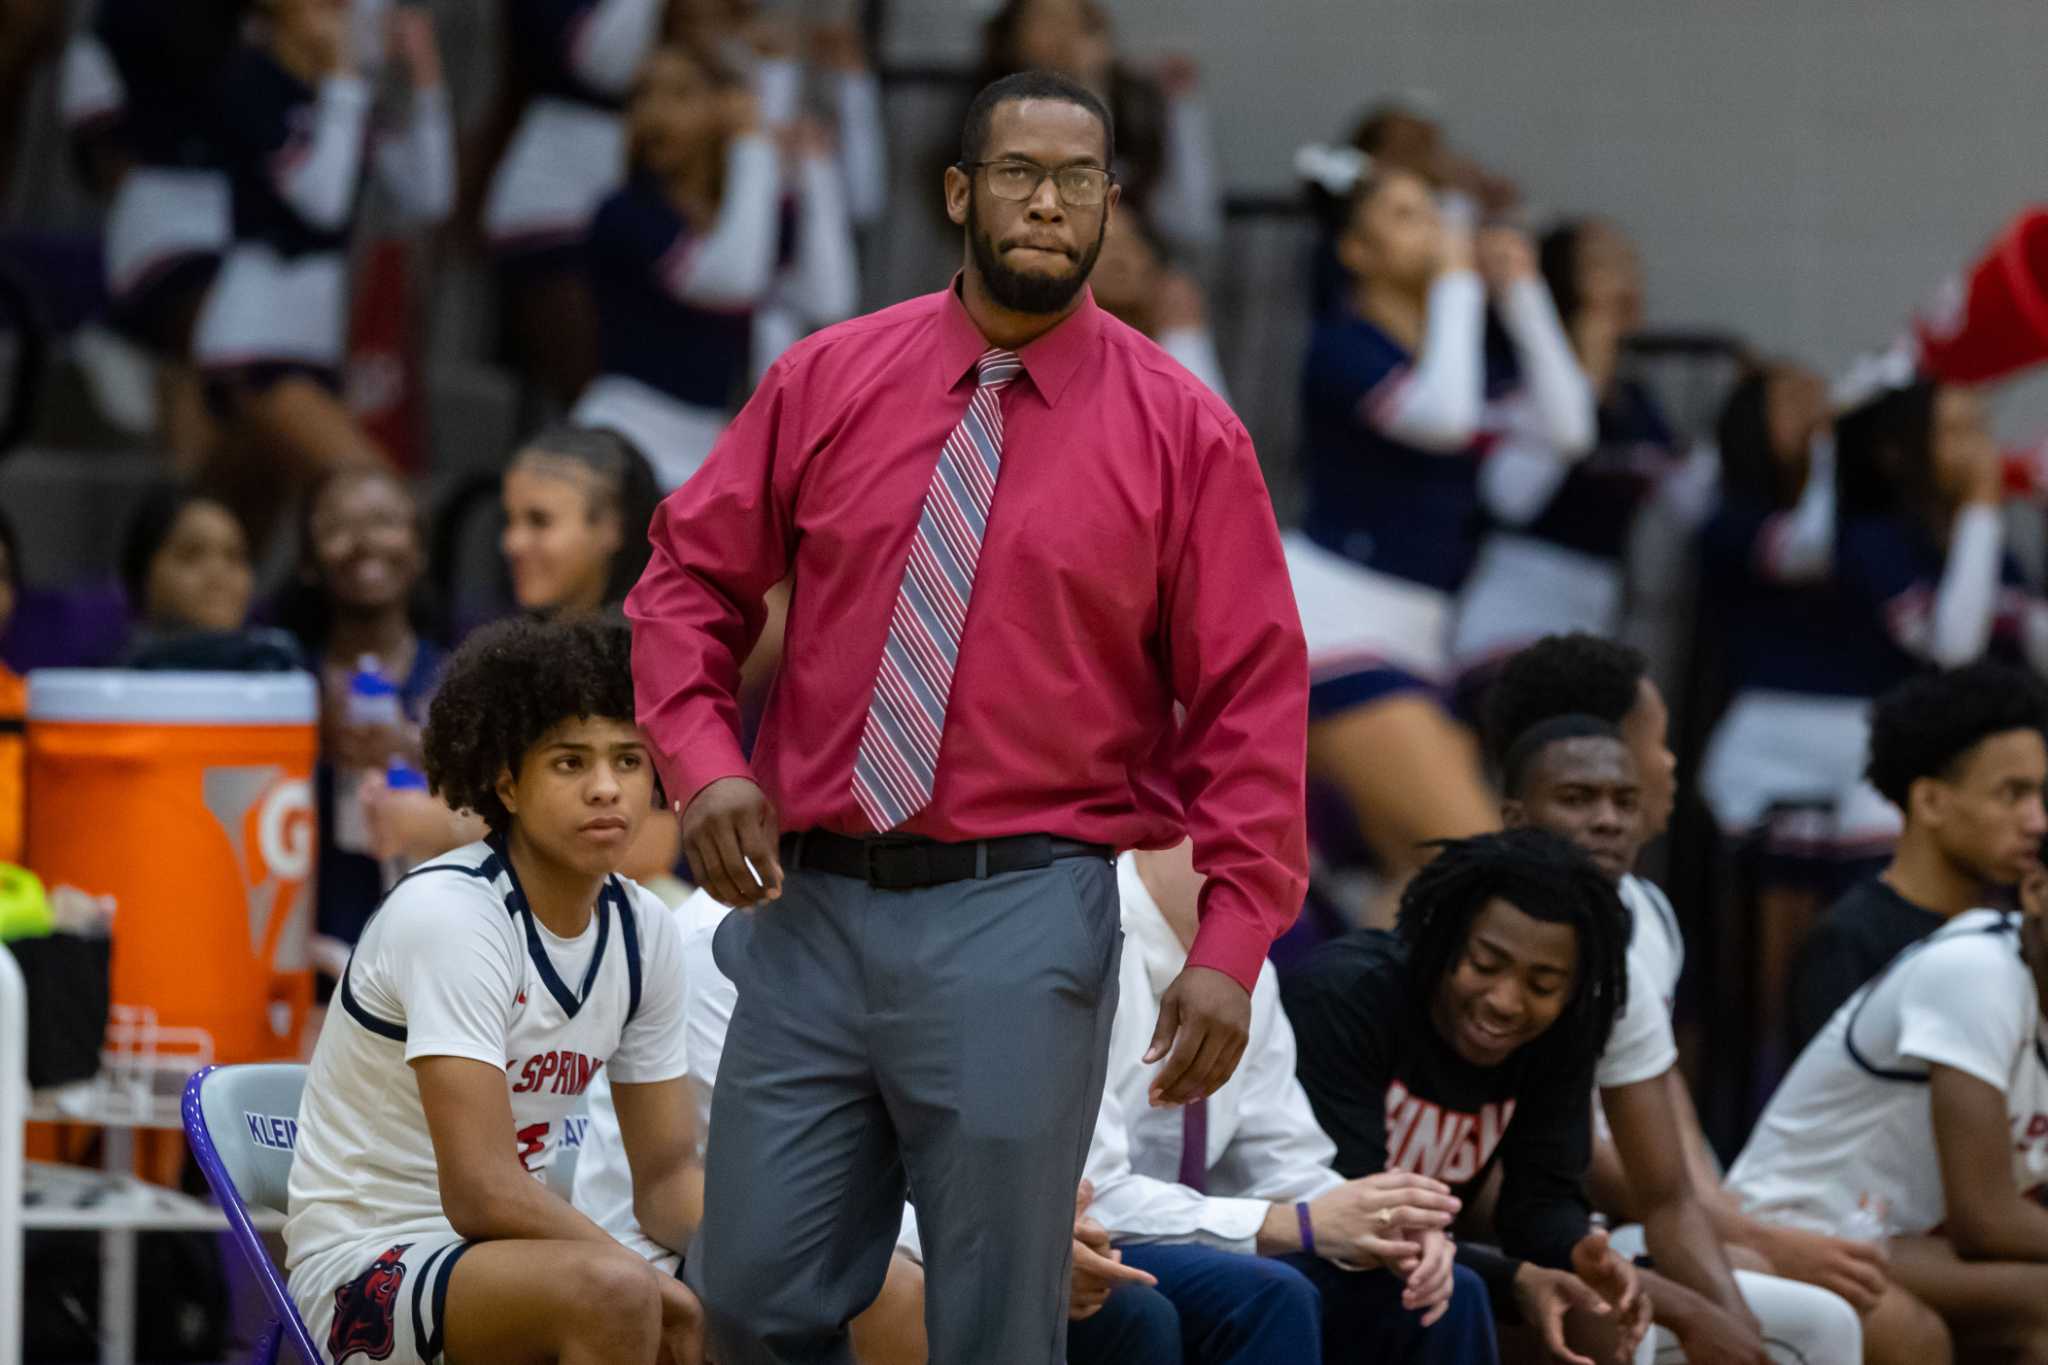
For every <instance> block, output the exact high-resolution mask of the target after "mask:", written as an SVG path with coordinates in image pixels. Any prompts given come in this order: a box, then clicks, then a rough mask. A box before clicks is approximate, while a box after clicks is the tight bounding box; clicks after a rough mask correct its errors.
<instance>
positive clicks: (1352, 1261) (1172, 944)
mask: <svg viewBox="0 0 2048 1365" xmlns="http://www.w3.org/2000/svg"><path fill="white" fill-rule="evenodd" d="M1202 882H1203V878H1202V876H1201V874H1199V873H1197V872H1196V871H1195V869H1194V864H1193V861H1192V858H1191V846H1190V845H1189V844H1186V843H1182V844H1181V845H1180V846H1179V847H1178V848H1174V849H1170V850H1167V851H1165V852H1160V853H1126V854H1125V855H1124V856H1123V857H1122V858H1121V859H1120V860H1119V865H1118V868H1117V884H1118V889H1119V895H1120V899H1121V901H1122V906H1123V926H1124V935H1125V939H1124V952H1123V960H1122V965H1121V967H1120V968H1119V969H1118V970H1119V976H1120V984H1119V987H1118V991H1119V994H1118V996H1117V1011H1116V1021H1115V1024H1114V1026H1113V1028H1112V1030H1111V1033H1110V1042H1109V1072H1108V1080H1107V1083H1106V1084H1105V1086H1104V1087H1103V1092H1102V1109H1101V1113H1100V1115H1099V1117H1097V1119H1096V1121H1095V1135H1094V1138H1093V1140H1092V1142H1091V1144H1090V1146H1089V1151H1088V1177H1089V1179H1090V1180H1091V1181H1092V1182H1093V1183H1094V1187H1095V1202H1094V1204H1093V1205H1092V1206H1091V1207H1090V1209H1089V1212H1090V1213H1091V1214H1093V1215H1094V1217H1095V1218H1096V1219H1098V1220H1099V1221H1100V1222H1101V1223H1102V1225H1103V1226H1104V1227H1106V1228H1107V1229H1108V1230H1109V1233H1110V1236H1111V1237H1112V1238H1114V1239H1115V1240H1116V1242H1117V1244H1118V1245H1119V1247H1120V1248H1121V1249H1122V1251H1123V1255H1124V1262H1125V1263H1126V1264H1127V1265H1130V1266H1134V1267H1137V1268H1138V1269H1141V1270H1147V1271H1150V1272H1151V1273H1152V1274H1153V1275H1155V1276H1157V1277H1158V1281H1159V1289H1160V1292H1161V1293H1163V1294H1165V1295H1166V1296H1167V1297H1168V1298H1169V1299H1171V1300H1172V1301H1173V1303H1174V1305H1175V1306H1176V1308H1177V1309H1178V1310H1179V1313H1180V1317H1181V1328H1182V1336H1183V1338H1184V1339H1185V1341H1186V1342H1187V1343H1188V1345H1189V1352H1188V1357H1187V1358H1188V1360H1189V1361H1190V1362H1195V1363H1197V1365H1211V1363H1212V1362H1219V1361H1230V1362H1235V1363H1237V1365H1252V1363H1253V1362H1273V1365H1302V1362H1313V1361H1316V1360H1325V1359H1327V1360H1331V1361H1336V1360H1345V1361H1352V1360H1384V1361H1413V1362H1424V1361H1430V1362H1435V1361H1441V1362H1444V1365H1480V1363H1482V1362H1486V1361H1492V1360H1495V1359H1497V1354H1498V1353H1497V1350H1496V1347H1495V1344H1494V1336H1493V1315H1492V1312H1491V1308H1490V1305H1489V1304H1488V1302H1487V1297H1486V1288H1485V1286H1484V1285H1483V1284H1482V1283H1481V1282H1480V1279H1479V1276H1478V1275H1477V1274H1475V1273H1474V1272H1473V1271H1472V1270H1470V1269H1468V1268H1466V1267H1463V1266H1459V1265H1456V1264H1455V1263H1454V1261H1453V1259H1452V1258H1453V1248H1452V1245H1451V1242H1450V1239H1449V1238H1448V1237H1447V1236H1446V1235H1445V1233H1444V1229H1445V1228H1447V1227H1448V1226H1449V1225H1450V1222H1451V1218H1452V1216H1453V1215H1454V1214H1455V1213H1456V1212H1457V1210H1458V1201H1457V1200H1455V1199H1453V1198H1451V1195H1450V1191H1449V1190H1448V1189H1447V1188H1446V1187H1445V1186H1444V1185H1442V1184H1441V1183H1439V1182H1438V1181H1436V1180H1432V1179H1429V1178H1427V1177H1424V1176H1419V1175H1411V1174H1408V1173H1406V1172H1398V1171H1382V1172H1378V1173H1375V1174H1373V1175H1370V1176H1367V1177H1365V1178H1364V1179H1360V1180H1346V1179H1344V1177H1342V1176H1340V1175H1338V1174H1337V1173H1336V1171H1334V1170H1333V1169H1331V1166H1330V1163H1331V1161H1332V1159H1334V1158H1335V1156H1336V1148H1335V1147H1333V1146H1332V1145H1331V1143H1330V1139H1329V1138H1328V1137H1326V1136H1324V1134H1323V1130H1322V1129H1320V1128H1318V1127H1316V1120H1315V1115H1314V1114H1312V1113H1310V1112H1309V1104H1308V1097H1307V1096H1305V1095H1303V1094H1302V1092H1301V1083H1300V1082H1299V1081H1297V1080H1296V1079H1295V1076H1294V1031H1293V1030H1292V1029H1290V1028H1289V1027H1288V1026H1287V1016H1286V1015H1285V1014H1284V1013H1283V1012H1282V1011H1281V1008H1280V986H1279V980H1278V978H1277V977H1276V976H1275V975H1274V972H1273V966H1272V964H1271V963H1268V964H1266V965H1265V966H1264V967H1263V968H1262V969H1261V970H1260V973H1259V980H1258V984H1257V986H1256V987H1255V988H1254V990H1253V992H1252V1018H1251V1033H1250V1035H1249V1037H1248V1039H1247V1042H1246V1046H1245V1055H1244V1056H1243V1058H1242V1059H1240V1060H1239V1062H1238V1065H1237V1069H1236V1070H1235V1071H1234V1072H1232V1073H1231V1077H1230V1079H1229V1080H1228V1081H1226V1082H1225V1083H1224V1085H1223V1088H1222V1089H1220V1090H1218V1091H1217V1092H1216V1093H1215V1094H1213V1095H1211V1096H1209V1097H1208V1098H1207V1099H1206V1100H1196V1101H1194V1102H1193V1103H1191V1104H1188V1105H1185V1106H1179V1107H1176V1106H1159V1105H1155V1104H1154V1103H1152V1102H1151V1101H1150V1096H1149V1093H1148V1092H1149V1091H1150V1090H1151V1089H1152V1087H1154V1086H1155V1085H1156V1084H1157V1080H1158V1068H1157V1067H1156V1066H1151V1065H1147V1064H1146V1061H1145V1059H1146V1057H1147V1056H1148V1055H1150V1053H1149V1052H1148V1048H1147V1044H1148V1043H1149V1042H1151V1041H1152V1032H1153V1028H1154V1025H1155V1023H1156V1021H1157V1020H1158V1017H1159V1000H1160V997H1161V996H1162V995H1163V994H1164V993H1165V991H1166V987H1167V986H1168V985H1169V984H1170V983H1171V982H1172V980H1173V978H1174V975H1175V974H1176V973H1178V972H1179V970H1180V966H1181V964H1182V963H1183V962H1184V961H1185V960H1186V958H1187V954H1188V947H1189V945H1190V944H1192V943H1193V942H1194V938H1195V923H1196V914H1195V906H1196V903H1197V901H1198V899H1199V897H1200V894H1201V888H1202ZM1154 1050H1155V1051H1156V1049H1154Z"/></svg>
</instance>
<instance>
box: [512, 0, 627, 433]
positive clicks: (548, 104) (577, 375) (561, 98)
mask: <svg viewBox="0 0 2048 1365" xmlns="http://www.w3.org/2000/svg"><path fill="white" fill-rule="evenodd" d="M665 3H666V0H512V3H510V4H508V5H507V6H506V7H505V24H506V29H507V34H506V36H507V46H508V48H509V54H508V55H509V56H510V58H511V63H512V69H513V71H514V73H515V76H514V79H515V80H517V81H518V82H519V83H520V85H521V86H522V87H523V88H524V89H527V90H529V91H531V92H532V94H531V98H530V99H529V101H528V102H527V104H526V106H525V108H524V109H523V110H522V111H521V112H520V115H519V120H518V124H517V127H516V128H515V130H514V131H513V133H512V137H511V141H510V142H509V143H508V144H507V145H506V147H505V152H504V155H503V156H502V157H501V158H500V159H499V161H498V164H497V166H496V168H495V169H494V170H493V171H492V174H491V180H490V185H489V188H488V190H487V191H486V193H485V198H484V204H483V215H482V221H483V232H484V239H485V242H486V243H487V245H488V248H489V251H490V255H491V260H492V263H493V265H494V266H495V267H496V269H497V272H498V277H499V285H500V291H501V295H502V298H503V301H504V309H505V314H506V318H507V323H508V328H509V331H510V334H511V339H512V343H513V346H514V349H515V351H516V353H517V354H518V356H519V357H520V361H521V364H522V366H523V367H524V368H525V370H526V371H527V372H528V373H529V374H530V375H532V376H534V377H535V378H536V379H537V380H538V381H539V382H540V383H541V385H542V387H543V388H545V389H546V390H547V391H548V392H549V393H550V394H552V395H553V396H554V397H555V398H556V400H557V401H559V402H565V403H566V402H569V401H570V400H572V399H573V398H574V397H575V395H576V394H577V393H578V392H579V391H580V390H581V389H582V387H583V385H584V384H585V383H587V382H589V380H590V378H591V376H592V375H594V374H595V373H597V356H598V341H597V312H596V306H595V304H594V303H593V302H592V300H591V296H590V289H589V286H588V284H587V283H586V281H585V280H584V277H583V271H582V254H581V253H582V247H583V238H584V234H585V233H586V232H587V231H588V230H589V228H590V222H591V217H592V215H593V214H595V213H596V212H597V206H598V205H599V204H601V203H602V202H603V201H604V198H605V196H606V195H608V194H610V193H611V192H612V191H613V190H615V189H617V188H618V185H619V182H620V180H621V179H622V177H623V176H624V174H625V165H626V130H625V120H624V118H623V117H622V115H621V110H622V108H623V106H624V104H625V100H626V97H627V95H628V94H629V93H630V92H631V90H632V87H633V78H634V77H635V76H636V75H637V74H638V73H639V71H640V67H641V65H642V64H643V63H644V62H645V61H646V60H647V54H648V53H649V52H650V51H652V50H653V48H654V45H655V44H656V42H657V41H658V40H659V37H660V32H661V24H662V19H663V15H664V11H665Z"/></svg>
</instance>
